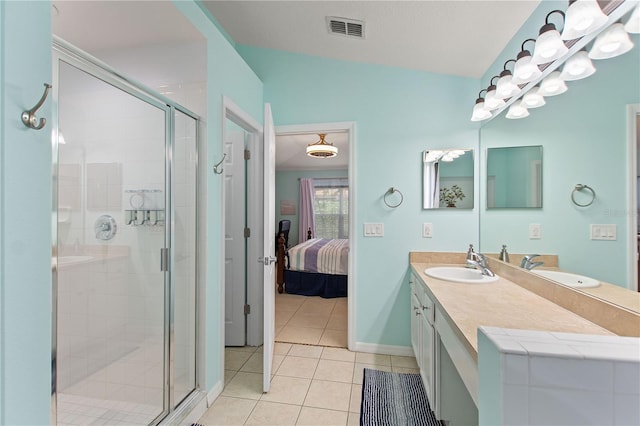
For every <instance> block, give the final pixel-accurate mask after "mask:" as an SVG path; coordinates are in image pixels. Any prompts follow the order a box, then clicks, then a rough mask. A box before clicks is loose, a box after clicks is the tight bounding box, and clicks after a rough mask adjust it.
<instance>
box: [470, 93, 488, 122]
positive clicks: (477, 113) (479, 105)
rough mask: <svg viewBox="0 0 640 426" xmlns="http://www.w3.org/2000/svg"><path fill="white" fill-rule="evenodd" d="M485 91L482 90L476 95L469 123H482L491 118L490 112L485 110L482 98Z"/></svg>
mask: <svg viewBox="0 0 640 426" xmlns="http://www.w3.org/2000/svg"><path fill="white" fill-rule="evenodd" d="M486 91H487V89H482V90H481V91H480V93H478V99H476V104H475V105H474V106H473V113H472V114H471V121H482V120H486V119H487V118H489V117H491V112H490V111H489V110H487V109H486V108H485V106H484V98H483V97H482V92H486Z"/></svg>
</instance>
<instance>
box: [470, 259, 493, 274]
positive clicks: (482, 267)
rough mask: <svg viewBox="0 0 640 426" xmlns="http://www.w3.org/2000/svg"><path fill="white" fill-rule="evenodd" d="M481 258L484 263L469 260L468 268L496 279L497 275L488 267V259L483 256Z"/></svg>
mask: <svg viewBox="0 0 640 426" xmlns="http://www.w3.org/2000/svg"><path fill="white" fill-rule="evenodd" d="M481 256H482V259H483V261H480V262H479V261H476V260H472V259H467V267H471V268H476V269H479V270H480V272H482V275H486V276H488V277H495V276H496V274H494V273H493V271H492V270H491V269H489V266H488V265H487V259H486V258H485V257H484V256H483V255H481Z"/></svg>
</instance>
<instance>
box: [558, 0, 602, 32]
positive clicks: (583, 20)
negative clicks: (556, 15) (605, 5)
mask: <svg viewBox="0 0 640 426" xmlns="http://www.w3.org/2000/svg"><path fill="white" fill-rule="evenodd" d="M606 23H607V15H605V14H604V12H603V11H602V9H600V6H599V5H598V2H597V1H596V0H569V8H568V9H567V13H566V16H565V21H564V29H563V30H562V40H574V39H577V38H580V37H584V36H585V35H587V34H591V33H592V32H594V31H597V30H599V29H600V28H602V26H603V25H604V24H606Z"/></svg>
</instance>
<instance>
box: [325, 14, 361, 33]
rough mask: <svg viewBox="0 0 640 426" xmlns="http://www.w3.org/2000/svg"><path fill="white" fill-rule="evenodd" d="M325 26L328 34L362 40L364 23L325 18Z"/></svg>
mask: <svg viewBox="0 0 640 426" xmlns="http://www.w3.org/2000/svg"><path fill="white" fill-rule="evenodd" d="M327 25H328V28H329V33H330V34H335V35H341V36H345V37H355V38H364V21H357V20H355V19H348V18H338V17H336V16H327Z"/></svg>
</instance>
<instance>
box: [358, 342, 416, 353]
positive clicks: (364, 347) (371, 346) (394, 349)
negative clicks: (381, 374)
mask: <svg viewBox="0 0 640 426" xmlns="http://www.w3.org/2000/svg"><path fill="white" fill-rule="evenodd" d="M352 350H353V351H356V352H368V353H372V354H382V355H397V356H414V355H413V349H412V348H411V346H393V345H379V344H376V343H363V342H356V344H355V347H354V348H353V349H352Z"/></svg>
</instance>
